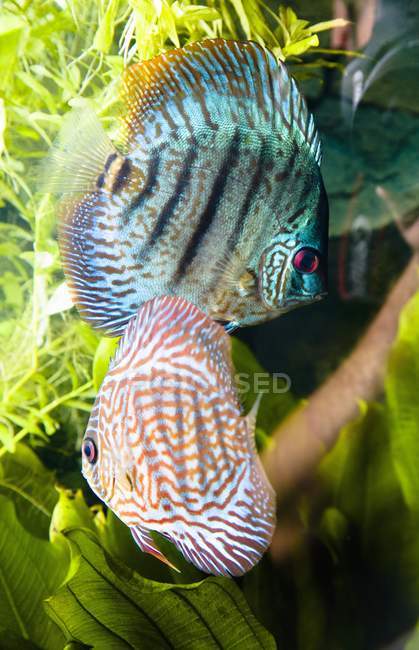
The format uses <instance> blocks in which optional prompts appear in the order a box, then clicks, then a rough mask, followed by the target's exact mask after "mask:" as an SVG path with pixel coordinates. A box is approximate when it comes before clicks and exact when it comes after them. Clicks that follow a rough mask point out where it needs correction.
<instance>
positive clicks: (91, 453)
mask: <svg viewBox="0 0 419 650" xmlns="http://www.w3.org/2000/svg"><path fill="white" fill-rule="evenodd" d="M81 449H82V453H83V455H84V457H85V458H86V460H87V462H88V463H90V464H91V465H94V463H95V462H96V461H97V449H96V444H95V442H94V440H92V438H85V439H84V440H83V444H82V447H81Z"/></svg>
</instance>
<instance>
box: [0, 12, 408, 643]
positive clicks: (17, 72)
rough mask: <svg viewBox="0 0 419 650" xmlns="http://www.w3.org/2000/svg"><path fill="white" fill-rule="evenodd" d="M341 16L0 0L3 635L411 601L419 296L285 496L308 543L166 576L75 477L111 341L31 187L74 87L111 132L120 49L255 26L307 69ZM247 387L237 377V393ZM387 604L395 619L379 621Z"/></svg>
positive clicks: (240, 637) (153, 638) (320, 630)
mask: <svg viewBox="0 0 419 650" xmlns="http://www.w3.org/2000/svg"><path fill="white" fill-rule="evenodd" d="M271 4H272V3H271ZM333 25H336V22H335V23H333V22H326V23H320V24H317V25H309V24H308V23H307V22H306V21H303V20H301V19H299V18H297V16H296V15H295V13H294V12H293V11H292V10H291V9H289V8H283V7H277V6H276V7H275V9H272V8H269V7H267V6H266V5H265V4H264V3H263V2H261V1H260V0H257V1H252V0H249V1H247V0H208V2H206V3H204V2H203V0H201V4H198V2H193V1H187V0H183V1H182V2H180V1H177V0H176V1H175V2H169V0H154V1H152V0H144V1H142V2H139V1H137V2H136V1H134V0H133V1H132V2H127V1H126V0H119V1H118V0H109V2H104V1H100V0H97V1H96V0H95V1H92V2H87V3H83V2H80V1H79V0H68V2H60V3H56V2H54V1H53V0H46V1H44V2H41V1H40V0H32V2H31V1H30V0H29V1H28V0H26V1H25V2H23V1H22V2H14V1H12V0H6V1H5V2H4V3H3V4H2V6H1V8H0V153H1V158H0V201H1V204H0V206H1V209H2V214H3V215H4V216H3V218H2V221H1V223H0V255H1V262H0V263H1V271H2V272H1V277H0V292H1V306H0V313H1V323H0V350H1V360H0V372H1V376H0V383H1V385H2V393H3V396H2V401H1V403H0V443H1V447H0V635H1V639H2V644H3V647H19V648H25V647H28V648H34V647H38V648H46V649H49V648H51V649H52V650H55V649H56V648H61V647H64V645H65V644H66V643H67V642H68V643H72V644H73V645H72V646H70V645H69V646H68V647H83V644H91V645H95V644H96V645H98V646H99V647H107V648H108V647H109V648H112V647H114V648H120V647H132V648H137V647H138V648H140V647H141V648H145V647H146V648H147V647H150V648H151V647H162V648H163V647H186V646H187V645H188V643H189V642H190V640H191V639H193V638H199V639H200V642H202V646H201V647H205V648H206V647H208V648H211V647H233V646H235V645H237V646H239V645H240V647H243V648H255V647H264V648H270V647H274V641H273V637H272V636H271V635H270V634H269V633H268V632H267V630H266V629H265V628H264V627H263V626H262V624H261V623H260V622H258V621H261V622H262V623H263V625H264V626H266V628H267V629H269V630H270V631H271V632H272V633H274V634H275V637H276V638H277V639H278V640H279V641H280V642H281V643H282V644H283V647H286V648H292V647H298V648H302V649H303V650H305V649H306V648H319V649H320V648H324V647H336V646H341V647H352V648H356V647H371V646H373V645H374V643H378V642H381V641H382V640H383V639H384V640H385V639H388V638H391V636H392V635H394V634H396V633H397V632H398V631H399V630H402V629H404V628H405V627H406V626H407V625H413V624H414V623H415V621H416V619H417V618H418V617H419V606H418V602H419V593H418V590H419V574H418V569H417V567H418V566H419V557H418V553H419V546H418V544H417V541H416V533H417V530H418V526H419V512H418V511H419V501H418V496H417V495H418V494H419V490H418V478H417V476H418V475H417V472H416V467H417V457H418V455H419V447H418V435H417V433H418V424H417V423H418V421H419V412H418V406H417V399H416V392H415V390H416V387H417V385H418V383H419V367H418V365H417V359H418V358H419V336H418V332H419V300H418V298H417V297H415V298H414V299H413V300H412V301H411V303H410V304H409V305H408V306H407V308H406V310H405V312H404V314H403V317H402V321H401V327H400V333H399V337H398V340H397V342H396V344H395V346H394V348H393V352H392V355H391V359H390V364H389V368H388V371H387V379H386V399H385V401H384V403H381V404H368V405H367V404H363V405H362V407H361V410H360V415H359V418H358V420H357V421H356V422H354V423H352V424H351V425H349V426H348V427H347V428H346V429H345V430H344V431H343V432H342V434H341V437H340V440H339V443H338V445H337V446H336V447H335V448H334V449H333V450H332V451H331V452H330V453H329V454H328V455H327V456H326V458H325V460H324V461H323V463H322V464H321V466H320V468H319V470H318V475H317V478H316V490H313V492H312V493H308V494H303V495H297V496H296V497H295V502H296V503H295V504H294V506H293V509H292V516H293V517H294V516H296V513H297V515H298V521H299V525H300V526H302V527H303V530H304V531H305V534H306V536H307V537H309V538H310V540H311V543H309V544H306V545H303V546H302V547H301V549H300V550H299V551H298V552H297V553H296V554H295V555H294V556H293V559H292V561H291V562H289V563H288V565H287V566H282V567H280V568H279V569H274V568H272V567H271V566H270V564H269V560H268V559H267V558H266V559H265V560H264V561H263V562H262V563H261V565H259V566H258V567H257V568H256V570H254V571H253V572H251V573H250V574H249V575H248V576H246V577H245V578H244V579H243V580H242V582H241V585H240V587H239V586H238V585H237V584H236V583H234V582H233V581H230V580H227V579H223V578H206V579H205V580H204V579H203V578H204V576H203V575H202V574H199V573H197V572H195V570H194V569H192V568H191V567H190V566H189V565H186V563H183V564H182V560H181V558H177V561H176V563H177V565H179V566H181V567H182V573H181V575H180V577H179V578H178V577H176V575H174V574H173V573H171V572H170V570H169V569H167V568H166V567H162V566H160V565H159V564H156V561H155V560H154V559H153V558H147V557H144V556H143V555H142V554H141V553H138V552H136V549H135V546H134V543H133V542H132V540H131V538H130V536H129V533H128V531H127V529H126V528H125V527H124V526H123V525H122V524H121V523H120V522H119V520H118V519H117V518H116V517H114V516H113V515H112V514H111V513H109V512H108V513H107V514H106V515H105V513H104V512H103V510H102V509H101V508H100V507H98V506H97V505H93V506H91V504H92V500H91V494H88V493H87V492H86V496H85V497H84V496H83V495H82V493H81V491H80V490H79V489H77V488H79V486H81V485H82V482H81V478H80V476H79V464H78V455H79V452H78V447H79V442H80V438H81V436H82V434H83V432H84V428H85V423H86V420H87V417H88V413H89V412H90V409H91V405H92V402H93V399H94V397H95V395H96V392H97V389H98V387H99V385H100V383H101V380H102V378H103V376H104V374H105V372H106V369H107V365H108V362H109V358H110V356H111V354H112V352H113V351H114V349H115V341H113V340H110V339H99V338H98V336H97V335H96V334H94V333H93V332H92V331H91V330H90V329H89V328H88V327H87V326H85V325H84V324H83V323H81V321H80V319H79V317H78V315H77V314H76V313H75V311H74V310H73V309H70V304H69V301H68V296H67V294H66V291H65V285H64V283H63V275H62V270H61V265H60V261H59V256H58V250H57V244H56V238H55V217H54V210H53V205H52V203H51V201H50V199H49V198H48V197H45V196H40V195H39V194H37V186H36V180H35V179H36V171H35V169H36V166H37V164H38V162H39V161H40V160H41V159H42V158H43V156H44V155H45V153H46V151H47V150H48V148H49V146H50V144H51V142H52V141H53V139H54V137H55V135H56V133H57V132H58V129H59V128H60V125H61V123H62V117H63V115H64V114H65V113H66V111H67V110H68V109H69V103H71V105H77V103H82V102H84V101H86V100H89V101H90V102H91V104H92V106H93V108H94V109H95V110H96V112H97V113H98V115H99V116H100V118H101V119H102V121H103V123H104V124H105V126H106V127H107V129H108V130H109V131H111V132H112V129H113V128H114V127H115V117H116V115H117V112H118V92H117V89H118V84H119V80H120V73H121V71H122V69H123V66H124V64H126V63H128V62H132V61H134V60H135V59H136V57H139V58H143V57H149V56H152V55H153V54H156V53H158V52H160V51H161V50H162V49H164V48H166V47H174V46H178V45H183V44H185V43H187V42H189V41H194V40H198V39H201V38H204V37H214V36H224V37H230V38H233V37H234V38H251V39H254V40H256V41H258V42H260V43H263V44H265V45H267V46H268V47H270V48H271V49H273V51H274V52H275V54H276V55H277V56H278V57H280V58H282V59H287V60H288V61H290V62H291V63H293V62H295V63H296V64H297V65H298V66H300V67H299V68H297V65H296V69H297V71H298V69H299V70H300V75H301V76H303V75H304V76H305V75H306V74H307V73H308V72H310V71H312V70H313V69H316V66H317V68H318V66H322V65H336V62H335V61H334V60H330V59H325V58H324V56H325V50H324V49H323V50H321V49H320V48H319V40H318V36H317V34H318V33H319V32H321V31H322V30H325V29H329V28H330V27H333ZM316 51H317V52H318V53H319V54H320V55H322V56H321V57H320V58H319V56H318V54H316ZM326 54H327V52H326ZM307 55H309V57H310V58H307ZM233 352H234V362H235V365H236V368H237V370H238V371H239V372H240V371H243V372H246V373H249V374H250V375H252V374H255V373H258V372H260V371H261V370H262V369H261V367H260V365H259V364H258V362H257V361H256V360H255V359H254V357H253V356H252V354H251V353H250V351H249V350H248V349H247V348H246V346H244V345H243V344H242V343H240V342H239V341H234V346H233ZM253 398H254V395H253V394H252V393H247V394H246V395H244V398H243V401H244V404H245V408H246V409H248V408H249V407H250V405H251V403H252V401H253ZM295 405H296V400H295V399H294V398H293V397H292V395H290V394H289V393H287V394H283V395H275V394H273V393H272V392H271V393H269V394H268V395H266V396H265V397H264V398H263V401H262V406H261V409H260V413H259V417H258V429H257V441H258V444H259V445H260V446H264V445H267V444H269V435H270V434H271V433H272V431H273V430H274V428H275V427H276V426H277V425H278V423H279V422H280V421H281V420H282V419H283V418H284V417H285V415H286V413H288V411H289V410H290V409H291V408H292V407H294V406H295ZM22 441H24V443H25V444H23V443H22ZM34 450H35V451H36V452H37V453H35V451H34ZM40 457H41V458H42V459H43V462H41V460H40ZM47 467H49V468H51V467H53V468H54V472H51V470H50V469H47ZM57 477H58V480H59V482H60V484H61V485H62V486H63V487H60V488H58V489H57V488H56V487H55V485H56V483H57ZM72 487H75V488H76V490H74V491H73V490H71V489H69V488H72ZM83 487H85V486H83ZM88 504H89V505H88ZM90 506H91V507H90ZM283 516H284V519H286V517H287V513H286V512H285V511H284V514H283ZM159 543H161V544H164V540H162V539H160V540H159ZM172 552H173V549H170V548H169V549H168V554H170V553H172ZM319 565H321V567H322V575H319V571H318V566H319ZM363 571H368V572H369V573H368V576H369V577H368V583H367V590H366V591H365V589H366V588H365V582H364V581H362V580H360V577H359V576H360V574H362V572H363ZM383 576H385V580H384V578H383ZM156 580H159V582H156ZM178 581H180V582H178ZM386 581H388V583H389V585H390V586H389V588H388V587H387V584H385V582H386ZM243 593H244V595H243ZM245 598H246V600H247V602H246V600H245ZM366 603H368V607H366V606H365V604H366ZM249 605H250V606H249ZM389 607H391V608H392V610H393V611H397V615H398V618H397V617H393V618H392V619H391V620H390V619H384V617H383V616H382V612H383V611H385V610H386V609H388V608H389ZM371 630H373V631H371ZM412 643H414V641H412ZM412 647H414V646H413V645H412Z"/></svg>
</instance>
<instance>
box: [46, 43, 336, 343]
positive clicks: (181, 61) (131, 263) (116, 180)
mask: <svg viewBox="0 0 419 650" xmlns="http://www.w3.org/2000/svg"><path fill="white" fill-rule="evenodd" d="M124 97H125V103H126V106H127V113H126V117H125V119H124V125H125V126H124V128H125V150H126V151H127V153H126V155H122V154H121V153H120V152H119V151H118V150H117V149H115V147H114V146H113V145H112V143H111V142H110V141H109V140H107V137H106V135H105V134H104V132H101V131H100V127H99V126H98V125H96V126H95V125H94V124H93V121H92V120H89V119H87V118H86V119H85V118H83V117H81V118H78V119H79V126H78V127H75V128H74V129H72V130H71V135H72V138H73V140H74V139H75V140H76V141H80V142H83V141H85V140H86V137H87V136H84V132H85V130H86V129H89V131H90V135H89V138H90V140H91V141H92V147H93V151H92V152H91V153H90V158H89V159H88V163H83V155H84V153H83V151H84V150H83V149H80V150H76V151H75V153H74V155H73V156H72V157H71V156H69V155H67V153H66V154H63V153H62V152H61V154H59V156H55V157H54V154H53V156H52V161H54V160H55V161H56V162H57V160H58V159H59V157H60V156H61V159H62V160H63V164H62V165H61V167H60V165H59V164H57V165H56V170H55V171H53V172H52V179H51V186H52V187H54V182H55V181H57V183H56V185H57V186H59V185H60V182H59V179H60V174H61V176H62V169H65V171H66V178H67V179H69V178H70V180H67V181H66V182H67V188H66V187H65V186H64V187H61V189H62V190H63V191H64V192H66V196H67V200H66V201H64V204H63V210H62V217H61V222H60V228H59V240H60V246H61V251H62V255H63V261H64V267H65V271H66V275H67V278H68V281H69V285H70V289H71V291H72V293H73V295H74V299H75V302H76V303H77V305H78V307H79V309H80V312H81V315H82V316H83V317H84V318H85V319H86V320H87V321H88V322H90V323H91V324H92V325H93V326H94V327H96V328H97V329H99V330H101V331H104V332H106V333H108V334H120V333H122V331H123V328H124V326H125V325H126V323H127V322H128V320H129V318H130V317H131V316H132V315H133V314H134V313H135V312H136V310H137V308H138V307H139V306H140V305H141V304H142V303H143V302H145V301H147V300H149V299H152V298H153V297H154V296H156V295H161V294H172V295H181V296H184V297H186V298H188V299H189V300H191V301H192V302H193V303H194V304H196V305H197V306H198V307H200V308H201V309H203V310H204V311H205V312H206V313H207V314H209V315H210V316H211V317H212V318H215V319H217V320H223V321H228V322H230V323H232V324H233V325H249V324H253V323H256V322H260V321H263V320H268V319H270V318H274V317H275V316H277V315H278V314H280V313H283V312H284V311H287V310H288V309H289V308H291V307H293V306H296V304H303V303H304V302H310V301H312V300H313V299H315V298H317V297H318V294H319V293H321V289H322V288H324V287H323V285H324V275H325V269H324V265H325V256H326V248H327V200H326V198H325V192H324V188H323V183H322V178H321V173H320V168H319V163H320V144H319V138H318V135H317V132H316V130H315V127H314V123H313V118H312V116H311V115H310V114H309V113H308V111H307V107H306V104H305V101H304V99H303V98H302V96H301V94H300V93H299V91H298V89H297V86H296V84H295V82H294V80H293V79H292V78H291V77H290V75H289V74H288V72H287V70H286V68H285V66H284V65H283V64H281V63H278V62H277V61H276V59H275V57H274V56H273V55H272V54H271V53H270V52H268V51H265V50H263V49H262V48H261V47H260V46H259V45H257V44H255V43H251V42H247V43H238V42H234V41H223V40H215V41H212V40H209V41H203V42H202V43H197V44H193V45H191V46H188V47H186V48H183V49H179V50H173V51H170V52H168V53H167V54H165V55H161V56H159V57H156V58H155V59H152V60H151V61H146V62H142V63H141V64H137V65H134V66H132V67H131V68H128V70H127V72H126V75H125V95H124ZM77 129H78V130H77ZM75 132H76V137H74V136H75ZM93 133H94V134H96V135H95V136H94V137H93V135H92V134H93ZM77 134H78V135H77ZM94 138H96V143H95V141H94ZM64 150H65V151H66V152H67V150H68V147H67V149H66V148H65V147H64ZM95 156H96V162H92V159H94V158H95ZM70 158H71V160H70ZM83 187H85V191H84V195H83V196H82V197H81V198H80V197H79V196H76V197H73V198H71V196H70V199H68V195H69V193H71V192H72V191H75V190H77V191H78V192H79V193H80V191H82V189H83ZM66 190H68V191H66ZM284 244H285V247H286V248H287V250H288V253H287V255H286V256H285V257H284V259H283V263H282V265H281V267H280V268H279V269H278V270H277V269H274V279H273V281H272V284H271V286H269V287H268V288H265V282H266V278H268V277H270V275H269V274H270V264H271V262H270V260H271V257H270V255H268V254H267V251H270V250H271V249H272V247H275V246H277V245H280V246H282V247H283V245H284ZM301 246H310V247H312V248H315V249H316V250H319V251H320V254H321V255H323V257H324V264H323V268H320V269H319V271H318V273H317V277H318V282H317V284H316V286H315V289H313V287H312V286H311V287H307V286H306V284H307V283H304V279H301V278H300V276H298V274H296V273H295V272H294V270H293V269H292V265H291V263H290V262H291V260H292V258H293V255H294V254H295V251H296V250H298V248H299V247H301ZM276 259H278V256H276ZM278 274H279V275H280V276H281V278H283V282H282V281H281V282H278V281H277V276H278ZM277 287H281V290H280V292H278V291H277V290H276V288H277Z"/></svg>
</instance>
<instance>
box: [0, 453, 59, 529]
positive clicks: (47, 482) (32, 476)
mask: <svg viewBox="0 0 419 650" xmlns="http://www.w3.org/2000/svg"><path fill="white" fill-rule="evenodd" d="M54 484H55V478H54V475H53V473H52V472H50V471H48V470H47V469H45V467H44V466H43V465H42V463H41V462H40V460H39V459H38V457H37V456H36V454H35V453H34V452H33V451H32V450H31V449H30V448H29V447H26V446H25V445H23V444H19V445H17V447H16V451H15V453H14V454H6V455H5V456H4V457H3V458H2V459H1V461H0V495H4V496H6V497H7V498H8V499H9V500H10V501H12V502H13V503H14V504H15V507H16V513H17V517H18V519H19V521H20V522H21V523H22V525H23V526H24V527H25V528H26V530H28V531H29V532H31V533H32V534H33V535H36V536H39V537H43V538H44V539H48V530H49V524H50V519H51V515H52V512H53V509H54V506H55V503H56V501H57V498H58V495H57V492H56V490H55V488H54Z"/></svg>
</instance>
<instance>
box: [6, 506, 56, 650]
mask: <svg viewBox="0 0 419 650" xmlns="http://www.w3.org/2000/svg"><path fill="white" fill-rule="evenodd" d="M0 530H1V544H0V628H6V629H7V630H8V631H10V633H14V634H16V635H18V636H21V637H22V638H23V639H25V641H29V640H30V641H32V642H33V643H34V644H36V645H38V646H39V647H40V648H42V649H43V650H57V648H61V647H63V645H64V641H63V636H62V634H61V632H60V630H59V629H58V627H57V626H56V625H55V624H54V623H53V622H52V621H51V620H50V619H49V618H48V616H47V615H46V613H45V611H44V605H43V602H44V600H45V599H46V598H47V597H48V596H50V595H51V594H52V593H53V592H54V591H55V590H56V589H57V588H58V586H59V585H60V584H61V582H62V580H63V579H64V578H65V575H66V573H67V567H68V554H65V553H64V551H63V549H62V547H57V546H54V545H53V544H51V543H50V542H48V541H43V540H40V539H37V538H36V537H33V536H32V535H30V534H29V533H28V532H27V531H26V530H25V529H24V528H23V526H22V525H21V524H20V523H19V521H18V519H17V517H16V513H15V509H14V506H13V503H12V502H11V501H9V500H8V499H6V498H5V497H3V496H0ZM2 638H3V637H2ZM2 647H5V646H4V645H2ZM6 647H7V646H6ZM22 647H25V646H22ZM29 647H30V646H29Z"/></svg>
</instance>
